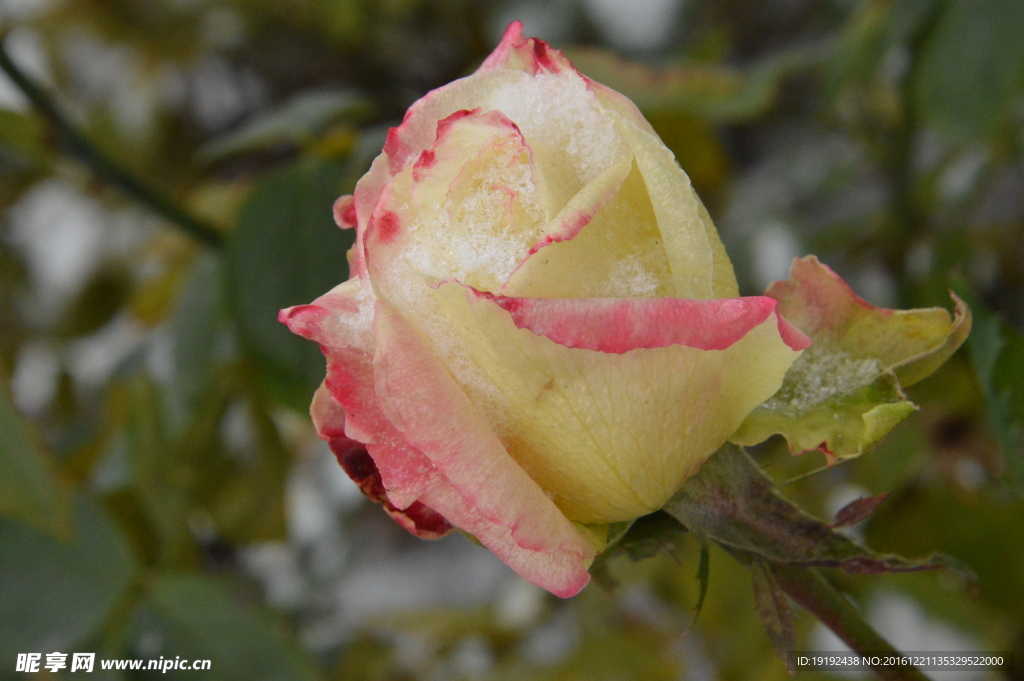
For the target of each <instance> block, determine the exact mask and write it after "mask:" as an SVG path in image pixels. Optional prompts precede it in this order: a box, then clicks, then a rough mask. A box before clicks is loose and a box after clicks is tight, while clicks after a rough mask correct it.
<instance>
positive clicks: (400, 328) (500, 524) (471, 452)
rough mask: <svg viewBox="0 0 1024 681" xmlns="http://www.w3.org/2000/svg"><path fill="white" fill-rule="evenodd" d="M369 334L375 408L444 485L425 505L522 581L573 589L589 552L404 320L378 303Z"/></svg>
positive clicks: (580, 582) (584, 576)
mask: <svg viewBox="0 0 1024 681" xmlns="http://www.w3.org/2000/svg"><path fill="white" fill-rule="evenodd" d="M375 327H376V338H377V352H376V355H375V358H374V365H375V368H376V378H377V396H378V398H379V399H380V402H381V407H382V409H383V411H384V413H385V414H386V415H387V417H388V418H389V420H390V421H391V422H392V423H393V424H395V426H396V427H397V429H398V430H399V431H400V432H401V433H402V436H403V437H404V438H405V440H406V442H407V443H408V444H409V446H411V447H413V448H415V449H416V450H417V451H420V452H422V453H423V454H424V455H425V456H426V457H427V458H428V459H429V460H430V462H431V464H432V465H433V466H435V467H436V469H437V471H438V472H439V473H440V474H441V475H443V476H444V478H445V479H446V480H447V481H448V483H449V486H450V489H444V490H435V492H433V493H430V494H427V495H425V496H424V501H425V503H427V504H428V505H430V506H431V507H433V508H435V509H436V510H438V511H439V512H440V513H442V514H443V515H444V516H445V517H446V518H448V519H449V520H450V521H451V522H452V523H453V524H455V525H456V526H459V527H464V528H465V529H466V530H467V531H469V532H470V533H472V534H473V535H474V536H475V537H476V538H477V539H479V540H480V542H481V543H483V544H484V545H485V546H487V548H489V549H491V551H493V552H494V553H495V555H497V556H498V557H499V558H501V559H502V560H504V561H505V562H506V563H508V564H509V565H510V566H511V567H512V568H513V569H515V570H516V571H517V572H519V573H520V574H521V575H522V576H523V577H525V578H526V579H529V580H531V581H534V582H535V583H537V584H540V585H541V586H543V587H544V588H546V589H548V590H549V591H552V592H553V593H558V594H562V595H571V594H572V593H575V592H576V591H578V590H579V589H581V588H582V587H583V586H584V585H585V584H586V583H587V580H589V575H588V573H587V565H588V564H589V561H590V559H592V558H593V557H594V554H595V551H594V547H593V546H591V545H590V544H589V543H588V542H587V540H586V539H585V538H584V537H583V536H582V535H581V534H580V532H579V531H578V530H577V529H576V528H575V527H574V526H573V524H572V523H571V522H570V521H569V520H568V519H567V518H566V517H565V515H563V514H562V512H561V511H560V510H559V509H558V508H557V507H556V506H555V504H554V503H552V501H551V499H549V498H548V497H547V496H546V495H545V494H544V492H543V491H542V490H541V488H540V487H538V486H537V483H535V482H534V481H533V480H532V479H531V478H530V477H529V476H528V475H527V474H526V472H525V471H524V470H523V469H522V468H521V467H519V466H518V465H517V464H516V462H515V461H514V460H513V459H512V458H511V457H510V456H509V455H508V452H507V451H506V450H505V448H504V446H503V445H502V443H501V441H500V440H498V438H497V437H496V435H495V433H494V431H493V430H492V429H491V428H490V426H489V425H488V424H487V423H485V422H484V420H483V418H482V417H481V414H480V412H479V411H478V410H477V408H476V407H475V406H474V405H473V403H472V402H471V401H470V400H469V398H468V397H467V396H466V394H465V393H464V392H463V391H462V390H461V389H460V388H459V386H458V385H457V384H456V383H455V382H454V381H453V380H452V379H451V377H450V376H449V374H448V373H447V372H446V371H445V369H444V368H443V367H442V366H441V365H440V364H439V363H438V361H437V359H436V358H435V357H434V356H433V354H432V353H431V352H430V350H429V349H428V348H427V347H426V345H425V344H424V343H423V341H422V340H421V337H420V335H419V333H418V332H417V331H416V330H415V329H414V328H413V327H412V326H411V325H410V324H409V322H407V321H406V320H405V319H404V318H403V317H402V316H401V315H400V314H399V313H398V312H396V311H395V310H393V309H391V308H389V306H387V305H386V304H383V303H381V304H379V305H378V308H377V316H376V319H375ZM439 414H443V415H444V418H438V415H439Z"/></svg>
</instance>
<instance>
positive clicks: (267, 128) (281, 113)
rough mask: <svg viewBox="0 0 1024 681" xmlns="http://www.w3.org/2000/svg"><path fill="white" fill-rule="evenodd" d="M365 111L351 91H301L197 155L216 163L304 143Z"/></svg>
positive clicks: (365, 105) (362, 103)
mask: <svg viewBox="0 0 1024 681" xmlns="http://www.w3.org/2000/svg"><path fill="white" fill-rule="evenodd" d="M366 108H367V104H366V102H365V101H364V100H362V99H360V98H359V97H357V96H356V95H354V94H353V93H351V92H330V91H326V92H303V93H301V94H299V95H296V96H295V97H293V98H292V99H290V100H288V101H287V102H286V103H285V104H283V105H281V106H280V107H278V108H276V109H273V110H271V111H268V112H266V113H264V114H260V115H259V116H257V117H256V118H255V119H253V120H250V121H248V122H246V123H245V124H244V125H243V126H242V127H241V128H239V129H238V130H235V131H232V132H230V133H228V134H227V135H225V136H224V137H220V138H218V139H216V140H214V141H213V142H211V143H210V144H208V145H206V146H205V147H203V149H202V150H201V151H200V152H199V153H200V156H201V157H202V158H203V159H204V160H206V161H215V160H218V159H221V158H223V157H225V156H230V155H231V154H237V153H239V152H243V151H252V150H255V149H262V148H266V147H270V146H274V145H277V144H282V143H292V144H298V145H301V144H305V143H308V142H310V141H312V140H313V139H314V138H315V137H316V135H317V133H318V132H320V130H322V129H323V128H325V127H326V126H327V125H329V124H330V123H332V122H334V121H336V120H338V119H341V118H352V117H353V116H355V115H360V114H361V113H362V112H364V111H365V110H366Z"/></svg>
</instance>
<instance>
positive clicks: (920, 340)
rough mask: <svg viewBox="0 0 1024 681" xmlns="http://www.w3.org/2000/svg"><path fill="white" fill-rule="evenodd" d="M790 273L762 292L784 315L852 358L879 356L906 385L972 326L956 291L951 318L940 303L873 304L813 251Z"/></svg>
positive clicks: (932, 365)
mask: <svg viewBox="0 0 1024 681" xmlns="http://www.w3.org/2000/svg"><path fill="white" fill-rule="evenodd" d="M789 277H790V278H789V279H788V280H786V281H777V282H775V283H773V284H772V285H771V286H769V287H768V290H767V291H765V295H767V296H770V297H772V298H775V299H776V300H778V301H779V306H780V310H781V311H782V313H783V314H784V315H785V316H786V318H787V319H789V320H790V321H791V322H793V324H794V325H795V326H797V327H798V328H799V329H801V330H802V331H803V332H804V333H806V334H808V335H809V336H811V337H812V338H814V339H815V343H816V344H818V345H821V346H824V345H828V346H831V347H835V348H840V349H842V351H843V352H846V353H848V354H849V355H850V356H851V357H852V358H853V359H867V358H870V359H875V360H878V362H879V363H880V364H881V365H882V367H884V368H886V369H893V370H895V371H896V375H897V376H898V377H899V379H900V383H901V384H902V385H904V386H907V385H912V384H914V383H916V382H917V381H920V380H921V379H923V378H926V377H927V376H928V375H930V374H931V373H932V372H933V371H935V369H937V368H938V367H939V366H940V365H941V364H942V363H943V362H945V361H946V360H947V359H949V357H950V355H952V354H953V353H954V352H955V351H956V349H957V348H959V347H960V345H961V344H963V342H964V340H966V339H967V334H968V333H970V330H971V312H970V310H969V309H968V308H967V306H966V305H965V304H964V303H963V301H962V300H960V299H959V298H957V297H956V296H953V301H954V303H955V304H956V317H955V319H954V318H952V317H950V314H949V312H947V311H946V310H944V309H942V308H940V307H932V308H927V309H919V310H888V309H885V308H880V307H875V306H874V305H871V304H870V303H868V302H867V301H866V300H864V299H863V298H861V297H860V296H858V295H857V294H856V293H854V292H853V290H852V289H851V288H850V286H849V285H848V284H847V283H846V282H845V281H843V280H842V278H840V276H839V275H838V274H836V273H835V272H833V271H832V270H831V269H830V268H829V267H828V266H827V265H823V264H822V263H820V262H819V261H818V259H817V258H816V257H814V256H813V255H810V256H807V257H806V258H797V259H795V260H794V261H793V268H792V270H791V271H790V274H789Z"/></svg>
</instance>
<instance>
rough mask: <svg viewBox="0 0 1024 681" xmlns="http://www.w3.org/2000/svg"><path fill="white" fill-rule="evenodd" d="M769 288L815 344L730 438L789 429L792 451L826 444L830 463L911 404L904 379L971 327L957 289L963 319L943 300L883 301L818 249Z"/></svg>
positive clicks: (931, 366)
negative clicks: (875, 301) (871, 299)
mask: <svg viewBox="0 0 1024 681" xmlns="http://www.w3.org/2000/svg"><path fill="white" fill-rule="evenodd" d="M767 295H769V296H771V297H772V298H775V299H776V300H778V301H779V310H780V312H781V313H782V314H784V315H785V316H786V318H787V319H789V320H790V321H791V322H792V323H793V324H794V326H796V327H797V328H799V329H800V330H802V331H803V332H805V333H806V334H807V335H809V336H810V337H811V338H812V339H813V340H814V345H813V347H812V348H811V349H810V350H809V351H808V352H807V353H806V354H804V355H803V356H802V357H801V358H800V359H799V360H798V361H797V362H796V363H795V364H794V365H793V366H792V367H791V368H790V370H789V372H788V373H787V374H786V379H785V381H784V382H783V384H782V388H781V389H780V390H779V392H778V393H777V394H776V395H774V396H773V397H772V398H771V399H770V400H768V401H767V402H765V404H763V405H762V406H760V407H758V408H757V409H755V410H754V411H753V412H752V413H751V414H750V416H748V417H747V419H746V420H745V421H744V422H743V424H742V425H741V426H740V428H739V429H738V430H737V431H736V433H734V434H733V436H732V437H731V438H730V439H731V440H732V441H733V442H735V443H737V444H741V445H752V444H756V443H758V442H762V441H764V440H766V439H767V438H768V437H770V436H771V435H773V434H775V433H781V434H782V435H784V436H785V437H786V439H787V440H788V441H789V444H790V447H791V448H792V449H793V451H794V453H800V452H803V451H806V450H809V449H821V450H822V451H823V452H824V453H825V455H826V457H827V458H828V460H829V461H830V462H832V461H835V459H837V458H847V457H853V456H858V455H859V454H861V453H863V452H864V450H865V449H867V448H868V447H869V446H871V445H872V444H874V443H875V442H877V441H878V440H879V439H881V438H882V437H883V436H885V435H886V434H887V433H888V432H889V431H890V430H892V429H893V428H894V427H895V426H896V424H897V423H899V422H900V421H902V420H903V419H904V418H906V417H907V416H908V415H910V414H911V413H913V412H914V411H915V410H916V409H917V407H915V406H914V405H913V404H912V403H911V402H909V401H908V400H907V399H906V397H905V395H904V394H903V391H902V389H901V384H903V385H909V384H911V383H914V382H916V381H918V380H921V379H922V378H924V377H925V376H927V375H929V374H930V373H931V372H932V371H934V370H935V369H936V368H938V367H939V366H940V365H941V364H942V363H943V362H945V361H946V359H948V358H949V356H950V355H951V354H952V353H953V352H954V351H956V349H957V348H958V347H960V345H961V344H962V343H963V342H964V340H965V339H966V337H967V334H968V333H969V331H970V328H971V314H970V310H969V309H968V308H967V306H966V305H965V304H964V303H963V301H961V300H960V299H959V298H956V296H954V302H955V303H956V316H955V318H951V317H950V315H949V313H948V312H947V311H946V310H943V309H941V308H931V309H923V310H887V309H882V308H877V307H875V306H873V305H870V304H869V303H867V302H866V301H864V300H863V299H862V298H860V297H859V296H857V295H856V294H855V293H854V292H853V291H852V290H851V289H850V287H849V286H847V284H846V282H844V281H843V280H842V279H840V278H839V276H838V275H836V273H835V272H833V271H832V270H830V269H829V268H828V267H826V266H825V265H822V264H821V263H820V262H818V260H817V258H815V257H814V256H809V257H807V258H803V259H797V260H794V261H793V268H792V271H791V272H790V278H789V280H787V281H777V282H775V283H774V284H772V285H771V286H769V287H768V291H767Z"/></svg>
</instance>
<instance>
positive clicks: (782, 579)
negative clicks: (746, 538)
mask: <svg viewBox="0 0 1024 681" xmlns="http://www.w3.org/2000/svg"><path fill="white" fill-rule="evenodd" d="M771 569H772V573H773V574H774V575H775V580H776V581H777V582H778V584H779V586H780V587H781V588H782V590H783V591H785V592H786V593H787V594H788V595H789V597H790V598H792V599H793V600H794V601H796V602H797V603H799V604H800V605H801V606H803V607H804V609H806V610H807V611H808V612H810V613H811V614H812V615H814V616H815V617H817V618H818V619H819V620H821V621H822V622H824V623H825V625H826V626H828V628H829V629H831V630H832V631H834V632H835V633H836V635H837V636H838V637H839V638H841V639H842V640H843V641H844V642H845V643H846V644H847V645H848V646H850V647H851V648H853V649H854V650H855V651H857V652H858V653H869V652H870V653H879V654H885V655H899V652H898V651H897V650H896V649H895V648H893V647H892V646H891V645H890V644H889V642H888V641H886V640H885V639H884V638H882V637H881V636H879V634H878V632H876V631H875V630H874V629H872V628H871V625H870V624H868V623H867V622H866V621H864V618H863V617H861V614H860V613H859V612H857V609H856V608H854V607H853V605H852V604H851V603H850V601H848V600H846V597H845V596H843V594H841V593H840V592H839V590H838V589H836V588H835V587H834V586H832V584H831V582H829V581H828V580H827V579H825V577H824V576H823V575H822V574H821V572H819V571H818V570H816V569H814V568H808V567H800V566H797V565H784V564H780V563H773V564H772V566H771ZM873 669H874V672H875V674H877V675H878V677H879V678H880V679H884V681H927V680H928V677H926V676H925V675H924V674H923V673H922V672H921V670H919V669H918V668H917V667H914V666H906V667H873Z"/></svg>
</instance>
